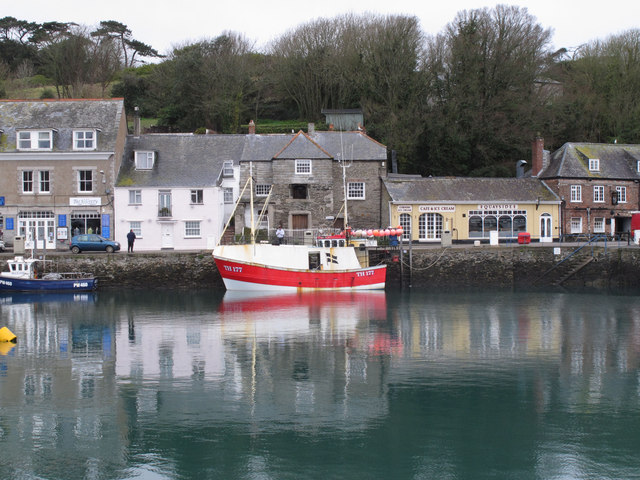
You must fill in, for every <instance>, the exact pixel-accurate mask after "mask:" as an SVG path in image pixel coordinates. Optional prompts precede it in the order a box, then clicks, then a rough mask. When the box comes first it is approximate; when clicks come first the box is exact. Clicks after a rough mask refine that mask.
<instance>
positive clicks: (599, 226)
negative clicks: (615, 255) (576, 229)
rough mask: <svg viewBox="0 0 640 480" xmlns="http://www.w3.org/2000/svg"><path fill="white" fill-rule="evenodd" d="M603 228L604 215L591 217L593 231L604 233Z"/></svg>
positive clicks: (604, 226)
mask: <svg viewBox="0 0 640 480" xmlns="http://www.w3.org/2000/svg"><path fill="white" fill-rule="evenodd" d="M605 228H606V225H605V222H604V217H594V218H593V233H604V232H605Z"/></svg>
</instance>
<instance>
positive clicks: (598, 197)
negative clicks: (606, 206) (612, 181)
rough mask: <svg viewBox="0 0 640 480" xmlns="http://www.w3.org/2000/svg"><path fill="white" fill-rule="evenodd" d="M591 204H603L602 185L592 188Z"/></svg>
mask: <svg viewBox="0 0 640 480" xmlns="http://www.w3.org/2000/svg"><path fill="white" fill-rule="evenodd" d="M593 203H604V185H594V186H593Z"/></svg>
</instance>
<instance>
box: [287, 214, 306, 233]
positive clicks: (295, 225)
mask: <svg viewBox="0 0 640 480" xmlns="http://www.w3.org/2000/svg"><path fill="white" fill-rule="evenodd" d="M291 228H292V229H293V230H306V229H307V228H309V216H308V215H307V214H306V213H304V214H295V213H294V214H292V215H291Z"/></svg>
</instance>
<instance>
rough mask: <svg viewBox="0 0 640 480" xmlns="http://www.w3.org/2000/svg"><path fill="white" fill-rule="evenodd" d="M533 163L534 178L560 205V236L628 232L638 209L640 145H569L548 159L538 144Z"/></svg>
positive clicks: (540, 139)
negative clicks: (550, 192) (555, 196)
mask: <svg viewBox="0 0 640 480" xmlns="http://www.w3.org/2000/svg"><path fill="white" fill-rule="evenodd" d="M532 162H533V165H532V169H531V175H533V176H535V177H538V178H540V179H542V180H544V182H545V183H546V184H547V185H549V187H550V188H551V189H553V190H554V191H555V192H556V194H557V195H558V196H559V197H560V198H561V200H562V218H563V221H562V223H561V225H560V234H561V235H563V236H566V235H568V236H570V237H571V236H581V235H584V236H590V235H594V234H604V233H606V234H608V235H613V236H616V235H620V234H623V233H626V232H629V231H630V229H631V214H632V213H634V212H638V207H639V198H638V195H639V188H638V186H639V182H640V145H618V144H601V143H566V144H564V145H563V146H562V147H560V148H559V149H558V150H556V151H555V152H553V154H551V155H550V156H546V155H545V152H544V142H543V140H542V138H537V139H536V140H535V141H534V145H533V155H532Z"/></svg>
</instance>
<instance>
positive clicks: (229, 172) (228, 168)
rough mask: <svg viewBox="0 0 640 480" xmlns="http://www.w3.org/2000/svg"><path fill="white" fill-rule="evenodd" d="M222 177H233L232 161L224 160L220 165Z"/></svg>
mask: <svg viewBox="0 0 640 480" xmlns="http://www.w3.org/2000/svg"><path fill="white" fill-rule="evenodd" d="M222 176H223V177H233V161H232V160H226V161H225V162H224V164H223V166H222Z"/></svg>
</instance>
